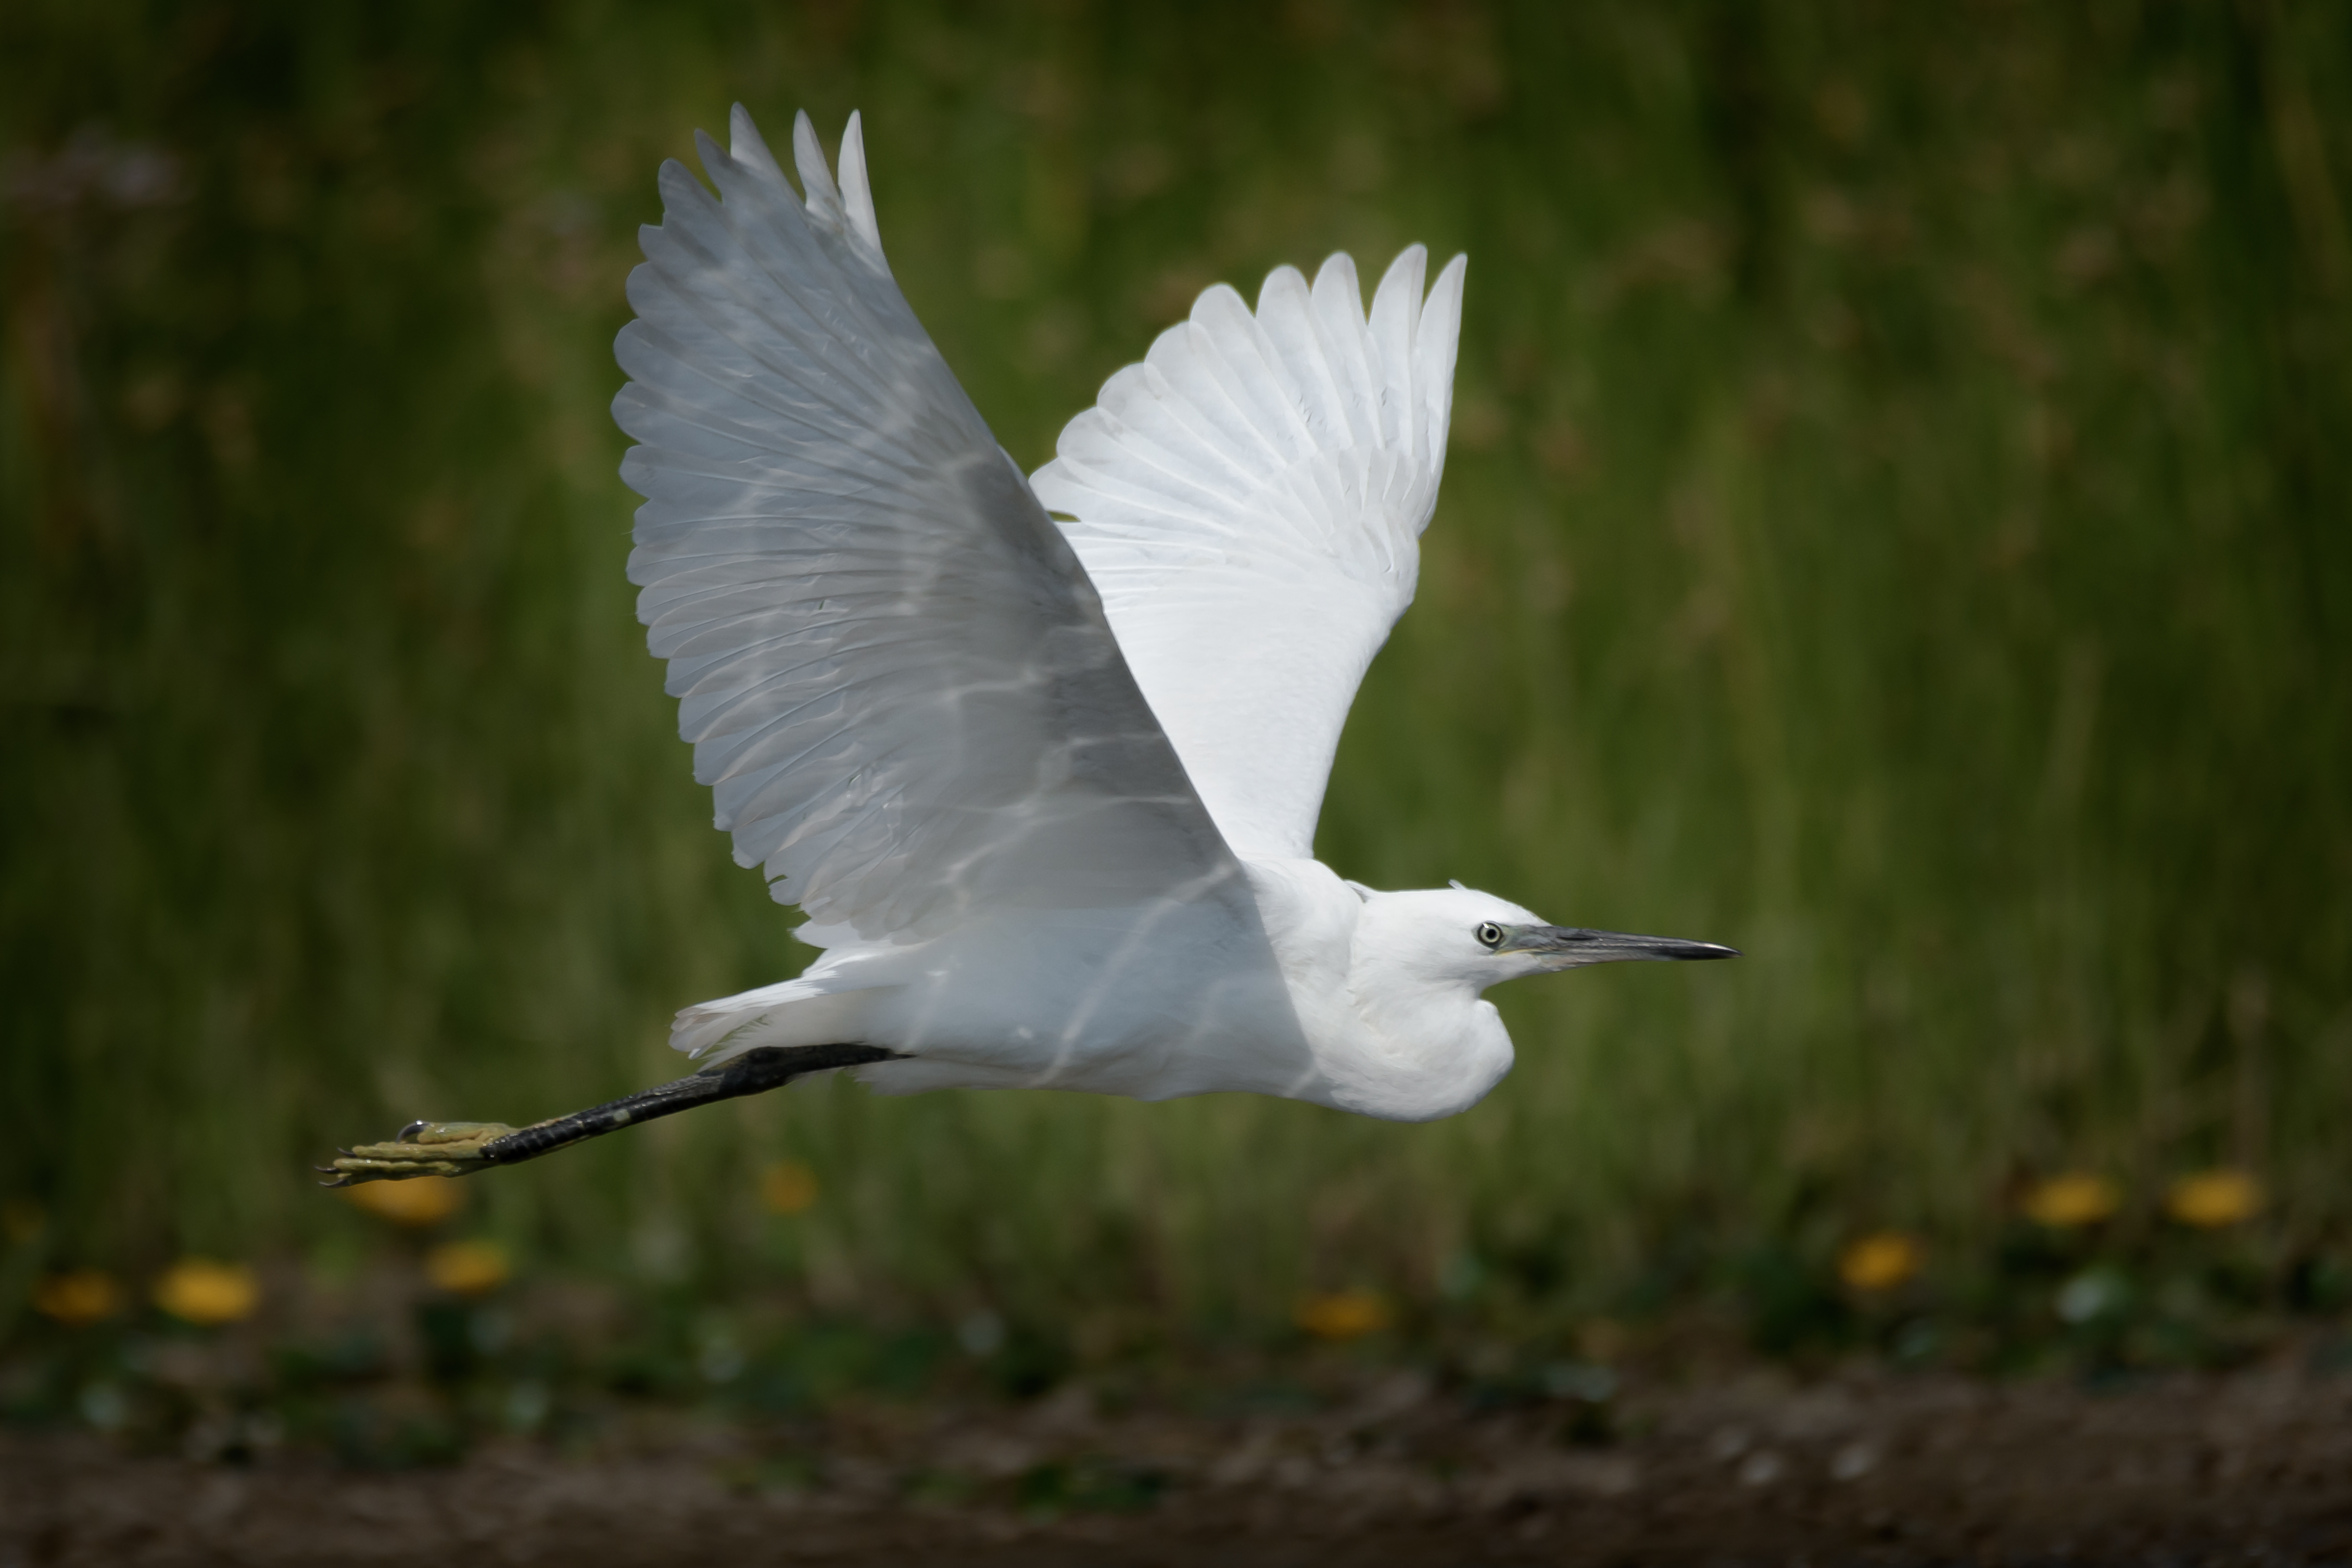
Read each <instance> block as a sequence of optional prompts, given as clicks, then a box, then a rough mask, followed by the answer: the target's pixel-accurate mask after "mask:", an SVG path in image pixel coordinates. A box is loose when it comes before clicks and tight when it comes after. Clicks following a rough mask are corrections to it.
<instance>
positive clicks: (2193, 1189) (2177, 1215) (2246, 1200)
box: [2164, 1169, 2263, 1230]
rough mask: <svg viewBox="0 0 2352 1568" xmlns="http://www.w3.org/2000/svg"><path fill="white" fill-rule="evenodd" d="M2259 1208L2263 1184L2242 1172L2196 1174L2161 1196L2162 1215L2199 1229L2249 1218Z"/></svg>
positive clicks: (2225, 1171) (2207, 1228) (2202, 1172)
mask: <svg viewBox="0 0 2352 1568" xmlns="http://www.w3.org/2000/svg"><path fill="white" fill-rule="evenodd" d="M2262 1206H2263V1184H2261V1183H2260V1182H2258V1181H2256V1180H2255V1179H2254V1178H2253V1177H2252V1176H2251V1175H2249V1174H2248V1173H2245V1172H2243V1171H2232V1170H2228V1169H2223V1170H2218V1171H2199V1172H2197V1173H2194V1174H2192V1175H2187V1176H2183V1177H2181V1178H2180V1179H2179V1181H2177V1182H2175V1183H2173V1184H2172V1188H2171V1190H2170V1191H2169V1192H2168V1193H2166V1194H2164V1212H2165V1213H2167V1214H2168V1215H2171V1216H2172V1217H2173V1218H2174V1219H2177V1220H2179V1222H2180V1223H2181V1224H2182V1225H2192V1226H2196V1227H2197V1228H2198V1229H2200V1230H2219V1229H2221V1227H2222V1226H2231V1225H2237V1224H2239V1223H2240V1222H2242V1221H2244V1220H2249V1219H2252V1218H2253V1217H2254V1215H2255V1213H2256V1212H2257V1211H2258V1210H2260V1209H2261V1208H2262Z"/></svg>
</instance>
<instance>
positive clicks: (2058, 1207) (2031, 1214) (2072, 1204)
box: [2025, 1171, 2124, 1230]
mask: <svg viewBox="0 0 2352 1568" xmlns="http://www.w3.org/2000/svg"><path fill="white" fill-rule="evenodd" d="M2123 1201H2124V1195H2123V1194H2122V1193H2121V1192H2120V1191H2119V1190H2118V1189H2117V1188H2116V1184H2115V1183H2113V1182H2111V1181H2109V1180H2107V1178H2106V1177H2105V1176H2100V1175H2095V1174H2093V1173H2090V1172H2088V1171H2070V1172H2068V1173H2066V1174H2064V1175H2063V1176H2053V1177H2051V1178H2050V1179H2049V1180H2048V1181H2046V1182H2042V1183H2039V1184H2036V1185H2035V1186H2034V1188H2033V1190H2032V1192H2029V1193H2027V1194H2025V1217H2026V1218H2028V1219H2030V1220H2032V1222H2033V1223H2034V1224H2036V1225H2046V1226H2049V1227H2050V1228H2051V1229H2052V1230H2073V1229H2075V1228H2076V1227H2078V1226H2086V1225H2096V1224H2098V1223H2099V1222H2100V1221H2101V1220H2103V1219H2105V1218H2107V1217H2108V1216H2109V1215H2113V1214H2114V1213H2115V1212H2116V1209H2118V1208H2120V1207H2122V1206H2123Z"/></svg>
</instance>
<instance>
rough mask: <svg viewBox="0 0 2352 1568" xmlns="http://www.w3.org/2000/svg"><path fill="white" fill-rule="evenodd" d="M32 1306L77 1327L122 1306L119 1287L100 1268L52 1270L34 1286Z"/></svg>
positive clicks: (107, 1314)
mask: <svg viewBox="0 0 2352 1568" xmlns="http://www.w3.org/2000/svg"><path fill="white" fill-rule="evenodd" d="M33 1310H35V1311H37V1312H38V1313H40V1314H41V1316H43V1317H45V1318H50V1319H54V1320H56V1321H58V1322H60V1323H64V1324H66V1325H68V1327H72V1328H79V1327H80V1326H81V1325H82V1324H84V1323H94V1322H97V1321H99V1320H100V1318H110V1317H112V1316H114V1314H115V1313H117V1312H119V1311H121V1310H122V1287H121V1286H120V1285H118V1284H116V1283H115V1282H114V1276H113V1275H111V1274H109V1273H108V1272H107V1271H106V1270H105V1269H103V1268H76V1269H73V1270H71V1271H69V1272H68V1273H64V1274H52V1275H50V1276H49V1277H48V1278H47V1279H44V1280H42V1281H41V1282H40V1283H39V1284H38V1285H36V1286H35V1287H33Z"/></svg>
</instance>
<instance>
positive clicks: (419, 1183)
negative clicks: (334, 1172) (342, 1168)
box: [343, 1176, 466, 1230]
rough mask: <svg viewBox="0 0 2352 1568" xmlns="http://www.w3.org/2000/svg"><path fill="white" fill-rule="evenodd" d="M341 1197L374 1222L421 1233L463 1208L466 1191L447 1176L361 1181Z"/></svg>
mask: <svg viewBox="0 0 2352 1568" xmlns="http://www.w3.org/2000/svg"><path fill="white" fill-rule="evenodd" d="M343 1195H344V1196H345V1197H347V1198H349V1199H351V1200H352V1203H354V1204H356V1205H359V1206H360V1207H361V1208H363V1209H365V1210H367V1211H368V1213H370V1214H372V1215H375V1216H376V1217H377V1218H378V1219H388V1220H390V1221H392V1223H393V1224H394V1225H404V1226H410V1227H411V1228H413V1229H416V1230H423V1229H424V1228H425V1226H433V1225H439V1224H440V1223H441V1222H442V1221H443V1220H445V1219H447V1218H448V1217H449V1216H450V1215H453V1214H456V1213H457V1211H458V1210H459V1209H461V1208H463V1207H465V1206H466V1189H465V1188H463V1187H461V1186H459V1185H458V1184H457V1182H456V1181H454V1180H452V1179H451V1178H450V1177H447V1176H411V1177H410V1178H408V1179H407V1180H406V1181H402V1182H362V1184H360V1185H358V1186H356V1187H345V1188H344V1189H343Z"/></svg>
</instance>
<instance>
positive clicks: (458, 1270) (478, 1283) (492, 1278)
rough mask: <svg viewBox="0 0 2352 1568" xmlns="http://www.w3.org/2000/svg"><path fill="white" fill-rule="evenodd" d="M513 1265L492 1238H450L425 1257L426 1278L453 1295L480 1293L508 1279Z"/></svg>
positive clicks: (484, 1292)
mask: <svg viewBox="0 0 2352 1568" xmlns="http://www.w3.org/2000/svg"><path fill="white" fill-rule="evenodd" d="M513 1272H514V1267H513V1265H512V1264H510V1263H509V1261H508V1260H507V1249H506V1248H505V1247H500V1246H499V1244H498V1243H497V1242H495V1241H452V1242H448V1243H446V1244H445V1245H443V1246H440V1247H435V1248H434V1249H433V1250H432V1251H431V1252H429V1253H427V1254H426V1255H425V1278H426V1279H430V1280H432V1281H433V1283H434V1284H435V1285H436V1286H437V1287H439V1288H440V1289H444V1290H446V1291H448V1292H449V1293H450V1294H451V1295H453V1296H480V1295H485V1294H487V1293H488V1292H489V1291H492V1290H495V1289H498V1288H499V1286H501V1285H503V1284H505V1283H506V1282H507V1276H508V1275H509V1274H511V1273H513Z"/></svg>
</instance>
